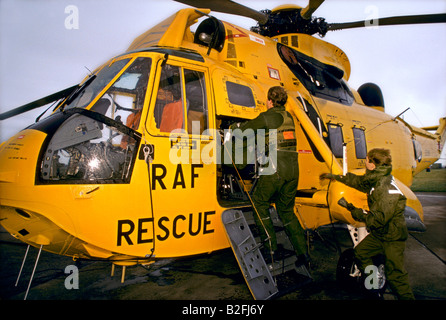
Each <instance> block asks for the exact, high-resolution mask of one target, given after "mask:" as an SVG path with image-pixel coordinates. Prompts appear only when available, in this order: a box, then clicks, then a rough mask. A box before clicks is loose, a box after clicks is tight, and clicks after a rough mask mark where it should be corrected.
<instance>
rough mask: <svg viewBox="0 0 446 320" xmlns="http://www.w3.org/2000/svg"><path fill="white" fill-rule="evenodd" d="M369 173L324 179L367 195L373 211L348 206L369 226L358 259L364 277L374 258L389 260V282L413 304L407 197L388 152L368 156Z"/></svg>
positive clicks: (359, 248) (354, 215) (356, 252)
mask: <svg viewBox="0 0 446 320" xmlns="http://www.w3.org/2000/svg"><path fill="white" fill-rule="evenodd" d="M365 165H366V169H367V170H366V173H365V174H364V175H362V176H357V175H355V174H353V173H347V174H346V175H345V176H340V175H334V174H331V173H324V174H322V175H321V179H332V180H337V181H340V182H342V183H344V184H346V185H347V186H350V187H352V188H355V189H357V190H359V191H362V192H364V193H367V202H368V205H369V211H367V212H365V211H364V210H363V209H360V208H356V207H355V206H353V205H352V204H350V203H345V204H344V205H345V206H346V208H347V209H348V210H349V211H351V214H352V217H353V218H354V219H355V220H357V221H361V222H365V224H366V227H367V230H368V231H369V232H370V233H369V234H368V235H367V236H366V237H365V238H364V239H363V240H362V241H361V242H360V243H359V244H358V245H357V246H356V247H355V249H354V250H355V258H356V260H357V263H358V267H359V269H360V270H361V272H362V273H363V274H364V270H365V268H366V267H367V266H369V265H373V261H372V258H373V257H374V256H376V255H377V254H379V253H384V255H385V256H386V263H385V271H386V277H387V281H388V283H389V285H390V287H391V288H392V290H393V292H394V293H395V294H396V295H397V297H398V298H399V299H404V300H406V299H407V300H412V299H414V295H413V292H412V289H411V287H410V284H409V276H408V274H407V271H406V270H405V269H404V249H405V246H406V240H407V236H408V231H407V226H406V221H405V219H404V215H403V214H404V209H405V207H406V197H404V195H403V193H402V192H401V191H400V190H399V189H398V187H397V185H396V183H395V180H394V179H393V176H392V175H391V172H392V157H391V155H390V151H389V150H387V149H379V148H376V149H372V150H370V151H369V152H368V153H367V158H366V164H365Z"/></svg>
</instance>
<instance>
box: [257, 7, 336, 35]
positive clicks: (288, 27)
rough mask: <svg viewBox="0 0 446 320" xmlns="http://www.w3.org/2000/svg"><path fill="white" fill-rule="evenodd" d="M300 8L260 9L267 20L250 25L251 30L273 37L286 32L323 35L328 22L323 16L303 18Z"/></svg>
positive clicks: (326, 29)
mask: <svg viewBox="0 0 446 320" xmlns="http://www.w3.org/2000/svg"><path fill="white" fill-rule="evenodd" d="M301 11H302V8H299V7H296V8H286V9H280V10H277V9H276V10H273V11H272V10H269V9H266V10H262V11H261V12H262V13H264V14H265V15H267V16H268V21H267V22H266V23H264V24H261V23H260V22H259V23H257V26H255V27H252V28H251V31H253V32H256V33H258V34H260V35H262V36H267V37H275V36H278V35H281V34H288V33H304V34H308V35H313V34H315V33H318V34H319V35H320V36H325V34H326V33H327V31H328V24H327V23H326V22H325V19H324V18H316V17H312V18H310V19H304V18H303V17H302V15H301Z"/></svg>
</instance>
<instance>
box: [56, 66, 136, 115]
mask: <svg viewBox="0 0 446 320" xmlns="http://www.w3.org/2000/svg"><path fill="white" fill-rule="evenodd" d="M129 60H130V59H122V60H118V61H115V62H113V63H112V64H110V65H107V66H105V67H103V68H102V69H101V70H100V71H99V73H98V74H96V75H92V76H91V77H92V78H90V79H91V81H89V80H90V79H87V80H86V81H85V83H84V84H83V85H81V86H80V87H79V89H78V90H76V91H75V92H74V93H72V94H71V96H70V97H68V99H67V105H66V106H65V107H64V109H68V108H85V107H87V106H88V105H89V104H90V102H91V101H93V99H94V98H96V96H97V95H98V94H99V93H100V92H101V91H102V90H103V89H104V88H105V86H107V85H108V84H109V83H110V81H111V80H112V79H113V78H114V77H115V76H116V75H117V74H118V73H119V71H121V70H122V68H124V66H125V65H126V64H127V63H128V62H129Z"/></svg>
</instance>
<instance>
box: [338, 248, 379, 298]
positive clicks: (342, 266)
mask: <svg viewBox="0 0 446 320" xmlns="http://www.w3.org/2000/svg"><path fill="white" fill-rule="evenodd" d="M373 263H374V265H375V266H377V274H376V275H375V277H374V279H373V281H376V283H374V287H375V288H374V289H366V286H365V281H366V280H367V277H368V276H364V275H362V274H361V272H360V271H359V270H358V268H357V266H356V263H355V254H354V251H353V248H350V249H347V250H345V251H344V252H342V254H341V256H340V257H339V260H338V265H337V267H336V280H337V281H338V283H339V284H340V285H341V286H343V287H345V288H346V289H353V290H362V291H365V292H366V294H367V295H370V296H371V297H375V298H382V295H383V293H384V291H385V290H386V285H387V279H386V273H385V257H384V255H381V254H380V255H377V256H375V257H373Z"/></svg>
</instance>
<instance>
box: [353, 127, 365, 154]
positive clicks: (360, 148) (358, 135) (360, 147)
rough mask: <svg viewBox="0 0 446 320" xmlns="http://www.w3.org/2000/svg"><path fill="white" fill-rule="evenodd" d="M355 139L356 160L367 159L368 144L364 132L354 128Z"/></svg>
mask: <svg viewBox="0 0 446 320" xmlns="http://www.w3.org/2000/svg"><path fill="white" fill-rule="evenodd" d="M353 137H354V139H355V150H356V158H358V159H365V158H366V157H367V144H366V141H365V132H364V130H363V129H361V128H353Z"/></svg>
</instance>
